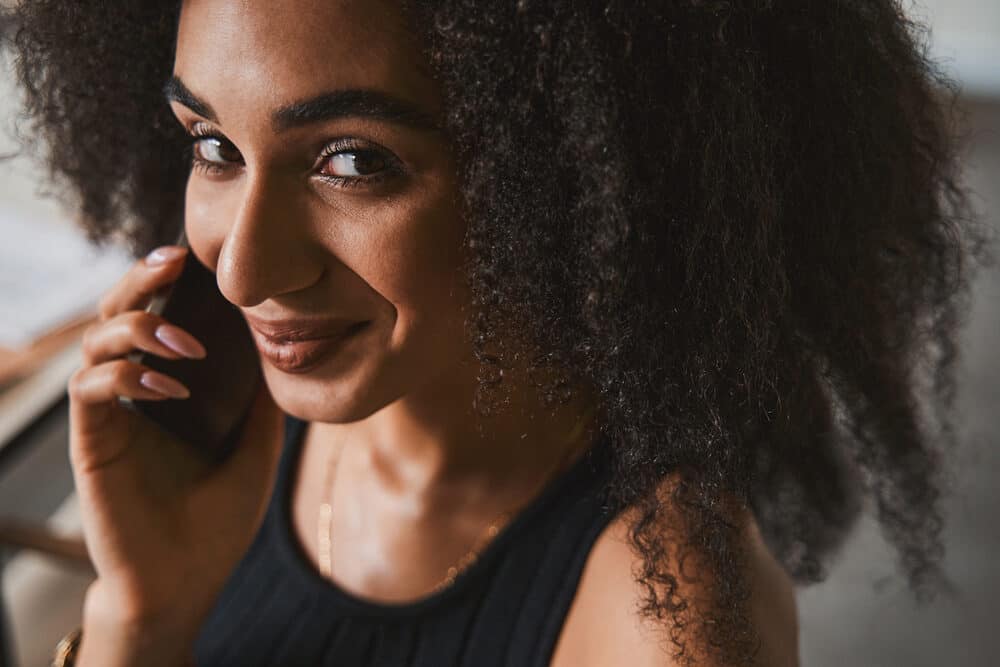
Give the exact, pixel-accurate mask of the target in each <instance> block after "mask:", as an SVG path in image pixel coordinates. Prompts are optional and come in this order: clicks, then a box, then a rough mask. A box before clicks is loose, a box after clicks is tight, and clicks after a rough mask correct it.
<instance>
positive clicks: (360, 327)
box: [250, 321, 371, 373]
mask: <svg viewBox="0 0 1000 667" xmlns="http://www.w3.org/2000/svg"><path fill="white" fill-rule="evenodd" d="M369 324H371V322H369V321H366V322H352V323H351V324H350V326H347V327H346V328H344V327H341V328H340V329H339V330H338V331H335V332H334V333H333V334H328V335H325V336H323V335H319V332H320V331H321V330H319V329H317V330H306V329H296V330H295V331H294V334H292V335H294V336H295V337H285V338H282V339H275V338H271V337H270V336H267V335H265V334H263V333H261V332H260V331H258V330H257V329H256V328H255V327H253V326H251V327H250V328H251V331H252V333H253V338H254V342H255V343H256V345H257V349H258V350H259V351H260V353H261V355H262V356H264V357H265V358H266V359H267V360H268V361H269V362H270V363H271V365H272V366H274V367H275V368H277V369H279V370H281V371H284V372H286V373H305V372H307V371H309V370H311V369H312V368H314V367H315V366H317V365H318V364H319V363H320V362H321V361H322V360H323V359H324V358H326V357H328V356H329V355H331V354H334V353H335V352H336V351H337V350H339V349H341V348H342V347H343V346H344V345H346V344H347V343H348V342H349V341H350V340H351V339H353V338H354V337H355V336H356V335H357V334H358V333H360V332H361V331H364V330H365V329H367V328H368V325H369ZM285 335H286V336H289V334H288V333H286V334H285Z"/></svg>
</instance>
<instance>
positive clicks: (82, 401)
mask: <svg viewBox="0 0 1000 667" xmlns="http://www.w3.org/2000/svg"><path fill="white" fill-rule="evenodd" d="M143 376H146V380H147V383H146V384H144V383H143ZM150 378H152V382H148V380H149V379H150ZM168 389H169V391H168ZM67 392H68V394H69V398H70V410H69V417H70V424H71V428H70V431H71V434H72V437H71V438H70V460H71V461H72V462H74V465H77V464H79V463H80V462H88V461H95V460H102V461H103V460H107V458H108V457H109V456H110V455H109V454H108V452H104V453H100V452H94V451H81V448H82V447H83V445H82V443H88V444H89V447H87V448H88V449H94V448H95V447H100V446H102V445H104V446H108V447H111V446H116V443H117V444H118V445H120V444H122V443H123V442H124V439H121V438H116V437H114V436H115V434H112V433H109V432H108V428H109V423H110V420H111V419H112V418H114V417H115V416H116V415H117V416H119V417H120V416H123V415H122V414H121V413H122V411H124V410H125V409H126V408H125V407H124V406H122V405H120V404H119V402H118V397H119V396H124V397H127V398H130V399H138V400H164V399H166V398H173V397H177V398H180V397H181V396H182V394H183V393H184V392H186V388H185V387H184V386H183V385H182V384H181V383H179V382H177V381H176V380H174V379H173V378H168V377H167V376H165V375H162V374H160V373H157V372H155V371H153V370H152V369H149V368H147V367H145V366H143V365H142V364H136V363H132V362H130V361H126V360H124V359H118V360H115V361H112V362H108V363H105V364H101V365H99V366H91V367H82V368H79V369H77V370H76V371H75V372H74V373H73V375H72V376H70V378H69V382H68V385H67ZM106 441H107V442H106ZM95 443H96V444H95Z"/></svg>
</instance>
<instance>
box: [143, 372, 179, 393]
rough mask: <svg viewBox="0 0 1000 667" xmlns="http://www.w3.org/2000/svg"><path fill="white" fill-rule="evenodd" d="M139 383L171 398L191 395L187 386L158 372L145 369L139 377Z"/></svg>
mask: <svg viewBox="0 0 1000 667" xmlns="http://www.w3.org/2000/svg"><path fill="white" fill-rule="evenodd" d="M139 384H141V385H142V386H143V387H146V388H147V389H152V390H153V391H158V392H160V393H161V394H165V395H166V396H169V397H171V398H187V397H188V396H190V395H191V392H189V391H188V389H187V387H185V386H184V385H182V384H181V383H180V382H178V381H177V380H175V379H173V378H172V377H168V376H166V375H161V374H160V373H155V372H153V371H146V372H145V373H143V374H142V375H141V376H140V377H139Z"/></svg>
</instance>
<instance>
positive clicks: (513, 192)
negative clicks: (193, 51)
mask: <svg viewBox="0 0 1000 667" xmlns="http://www.w3.org/2000/svg"><path fill="white" fill-rule="evenodd" d="M403 4H404V8H405V10H406V11H407V13H408V15H409V16H410V18H411V19H412V24H413V26H414V30H415V31H416V32H417V33H419V35H420V36H421V38H422V39H423V44H424V46H425V48H426V53H427V57H428V60H429V62H430V63H431V64H432V67H433V69H434V72H435V73H436V75H437V76H438V77H439V78H440V80H441V82H442V84H443V89H444V91H445V95H446V109H447V125H446V126H447V130H448V132H449V135H450V138H451V140H452V142H453V145H454V147H455V151H456V153H457V157H458V159H459V163H460V164H461V165H462V166H463V168H462V170H461V172H460V177H461V183H460V189H461V196H462V202H463V206H464V207H465V209H466V211H467V215H468V224H469V231H468V236H467V242H468V245H469V247H470V249H471V250H472V251H473V252H472V255H473V260H472V262H471V264H470V265H469V266H468V275H469V280H470V284H471V286H472V289H473V293H474V296H475V305H476V308H475V309H474V315H473V316H472V318H471V320H470V322H469V329H470V335H471V336H472V338H473V341H474V343H475V349H476V350H477V354H478V356H479V358H480V360H482V361H484V363H486V367H487V368H492V369H495V370H496V371H497V372H496V373H491V374H488V375H484V376H483V377H481V378H480V380H481V391H480V394H479V395H477V405H479V406H480V409H481V410H484V411H488V410H489V409H491V408H490V407H489V406H497V405H501V406H502V404H503V402H504V382H503V380H502V377H503V374H502V372H501V371H502V369H503V368H505V367H506V366H507V365H508V364H510V363H511V362H512V359H513V356H512V355H514V354H517V353H518V349H517V348H516V347H515V346H513V345H511V344H509V342H507V341H505V340H504V339H503V338H502V337H501V336H499V334H498V332H500V331H501V330H505V331H506V330H510V329H509V328H508V327H504V324H505V323H507V324H509V323H511V322H514V323H517V330H520V331H524V332H527V333H528V338H529V339H530V340H531V341H532V344H533V345H534V346H536V347H534V348H533V349H534V350H536V351H537V354H534V356H533V362H532V363H533V364H534V366H535V367H537V368H540V369H546V370H547V371H555V375H551V374H550V375H548V376H546V377H547V380H546V383H547V384H546V385H545V386H546V387H547V389H548V395H549V396H550V397H551V400H552V401H563V400H567V398H568V397H569V396H571V395H572V393H573V391H575V388H577V387H580V386H581V385H582V384H586V385H587V386H589V387H592V388H593V389H595V390H596V392H597V395H598V396H599V398H600V402H601V405H600V408H601V428H602V429H603V431H604V432H605V433H606V434H607V435H608V436H609V437H610V439H611V441H612V442H613V443H614V471H613V477H612V485H611V488H610V489H609V491H610V493H611V495H610V497H611V498H612V502H613V503H616V504H618V505H619V506H620V507H632V508H635V509H637V510H638V511H637V512H636V513H635V514H634V521H633V522H632V523H630V529H631V532H630V537H631V541H632V546H633V548H634V550H635V551H636V553H637V554H638V555H639V556H641V562H642V563H643V566H642V567H641V568H640V569H639V570H638V571H637V572H636V573H635V574H636V577H637V581H638V582H639V583H641V584H642V585H643V586H644V588H643V590H645V591H646V595H645V599H644V605H643V606H642V611H643V613H645V614H647V615H649V616H651V617H656V618H659V619H663V618H664V617H670V619H671V623H670V628H671V631H670V639H671V641H672V643H673V645H674V649H675V650H674V654H675V658H677V659H678V660H679V661H682V662H683V661H686V662H684V664H690V662H691V661H692V660H693V659H694V658H693V653H692V652H691V651H690V650H688V649H689V646H688V643H689V642H690V641H692V638H695V639H696V640H697V641H698V642H699V643H702V644H704V645H706V646H711V647H714V648H713V650H716V651H718V655H719V656H720V657H722V658H723V659H724V660H728V662H727V663H726V664H734V665H735V664H745V662H746V661H747V660H749V657H750V655H751V654H752V653H753V650H754V643H755V639H756V638H755V636H754V633H753V631H752V629H751V628H750V624H749V622H748V611H747V609H748V608H747V606H746V600H747V596H748V595H749V593H748V590H749V588H748V585H747V582H746V581H744V579H743V577H742V576H741V563H742V562H743V559H744V553H743V551H742V548H741V545H740V542H739V535H738V532H737V528H738V527H737V526H736V525H735V523H734V522H733V521H732V518H731V515H730V514H729V513H728V512H727V511H726V509H725V508H726V507H728V505H727V501H728V500H735V501H737V502H738V503H741V504H742V505H743V506H746V507H749V508H750V509H752V511H753V513H754V515H755V517H756V519H757V521H758V523H759V525H760V527H761V531H762V534H763V535H764V538H765V540H766V542H767V543H768V545H769V547H770V548H771V550H772V552H773V553H774V554H775V556H776V557H777V558H778V560H779V561H780V562H781V563H782V564H783V566H784V567H785V569H786V570H787V572H788V573H789V574H790V575H791V576H792V577H793V578H794V579H795V580H796V581H797V582H798V583H801V584H806V583H811V582H817V581H821V580H823V579H824V578H825V576H826V571H827V568H828V564H829V561H830V558H831V557H832V555H834V554H835V553H836V551H837V549H838V547H839V546H840V545H841V544H842V542H843V540H844V538H845V536H846V535H847V534H848V532H849V530H850V529H851V527H852V526H853V524H854V522H855V520H856V518H857V517H858V516H859V513H860V512H861V511H862V507H863V504H864V501H865V500H866V499H871V500H873V501H874V509H875V512H876V515H877V518H878V520H879V522H880V524H881V526H882V529H883V531H884V534H885V535H886V538H887V540H888V541H889V542H890V543H891V544H892V545H893V546H894V547H895V548H896V550H897V552H898V556H899V565H900V567H901V569H902V571H903V572H904V574H905V576H906V578H907V581H908V582H909V584H910V587H911V589H912V590H913V591H914V592H915V593H916V594H917V595H918V598H924V597H925V596H926V595H933V593H934V592H935V591H937V590H940V588H941V585H942V583H945V584H946V581H947V580H946V578H945V577H944V575H943V572H942V569H941V567H940V561H941V558H942V554H943V545H942V541H941V530H942V514H941V509H940V499H941V495H942V493H943V492H944V491H945V490H946V487H947V483H946V482H947V478H946V476H945V475H944V474H943V469H944V468H943V464H944V463H947V462H948V458H947V454H948V451H949V450H950V448H951V447H952V446H953V445H954V443H955V440H956V436H955V433H954V428H953V424H952V421H951V414H952V407H953V401H954V395H955V380H954V368H955V363H956V360H957V353H958V349H957V345H956V335H957V329H958V327H959V325H960V324H961V322H962V318H963V316H964V314H965V312H966V308H967V304H968V293H969V285H970V281H971V276H972V274H973V273H974V270H975V268H976V265H977V263H988V262H990V261H992V257H991V255H990V252H989V250H988V245H989V244H988V240H989V239H988V238H987V234H986V232H985V230H984V229H983V228H981V226H980V225H979V224H978V223H979V220H978V219H977V216H976V215H974V213H973V211H972V206H971V204H970V198H969V196H968V192H967V190H966V189H965V187H964V186H963V184H962V182H961V178H960V168H959V159H960V155H961V150H962V137H961V136H960V135H959V134H958V132H957V129H956V128H957V127H959V126H958V124H957V123H956V122H955V120H956V116H957V107H956V104H955V102H956V100H957V97H958V86H957V85H956V84H955V83H954V82H953V81H951V80H950V79H949V78H948V77H947V76H946V75H945V74H943V73H942V72H941V71H940V70H939V69H938V67H937V65H936V64H935V63H934V62H933V61H932V60H931V59H930V58H929V56H928V54H927V47H926V44H925V39H924V37H925V36H926V33H927V29H926V27H925V26H923V25H921V24H920V23H917V22H914V21H913V20H911V19H910V18H908V17H907V16H906V15H905V14H904V12H903V10H902V9H901V8H900V7H899V4H898V3H897V2H895V1H894V0H867V1H859V0H832V1H831V0H808V1H805V2H803V1H802V0H742V1H735V0H734V1H725V0H687V1H681V0H672V1H666V2H639V1H635V0H630V1H628V2H625V1H624V0H608V1H605V2H595V3H588V2H583V3H581V2H566V1H556V0H547V1H546V2H541V1H538V0H517V1H516V2H515V1H511V2H497V3H492V2H491V3H486V2H475V1H472V0H438V1H436V2H413V1H408V2H404V3H403ZM178 11H179V3H177V2H174V3H160V2H157V3H131V2H73V3H66V2H59V1H58V0H36V1H33V2H24V3H22V4H21V5H20V6H19V7H17V8H16V9H14V10H11V11H10V12H9V13H8V14H7V16H6V19H7V20H8V21H10V22H11V23H12V25H13V30H12V31H11V35H12V39H11V42H12V44H13V45H14V47H15V49H16V52H17V54H18V60H17V71H18V75H19V79H20V82H21V83H22V84H23V86H24V87H25V89H26V93H27V95H26V102H27V110H28V111H29V112H30V117H31V119H32V120H31V125H30V127H31V129H32V130H33V131H34V132H35V133H36V134H37V135H39V136H40V137H42V138H44V139H45V140H46V142H45V144H44V146H45V149H46V152H45V158H46V160H47V163H48V165H49V167H50V169H51V175H52V177H53V178H54V179H55V180H56V181H57V182H60V183H63V184H64V185H66V186H68V187H66V191H67V192H69V193H72V195H67V198H68V199H67V200H68V203H69V204H71V205H72V206H73V207H74V208H75V209H76V210H78V211H79V212H80V214H81V225H82V226H83V227H84V229H85V230H86V232H87V234H88V238H89V239H90V240H91V241H92V242H95V243H101V242H104V241H106V240H108V239H109V238H111V237H112V236H114V235H116V234H120V235H121V236H122V237H123V238H124V239H125V240H126V241H127V242H128V243H129V244H130V247H131V248H132V250H133V252H134V253H135V254H136V256H139V255H140V254H143V253H145V252H146V251H148V250H149V249H151V248H152V247H153V246H155V245H158V244H161V243H170V242H172V240H173V237H174V234H175V230H176V229H177V228H178V221H179V220H180V219H181V215H182V201H183V189H184V184H185V179H186V177H187V172H188V168H189V165H188V163H187V162H186V161H185V159H184V158H183V150H182V148H183V147H184V146H185V145H186V139H185V136H184V134H183V132H182V130H181V129H180V127H179V126H177V124H176V123H175V122H174V121H173V118H172V116H171V115H170V111H169V109H168V107H167V105H166V104H165V103H164V101H163V98H162V96H161V93H160V90H161V88H160V84H161V83H162V82H163V81H165V80H166V78H167V77H168V76H169V75H170V73H171V71H170V68H171V63H172V56H173V48H174V38H175V30H176V21H177V14H178ZM502 327H504V328H503V329H502ZM672 471H679V472H681V473H682V474H681V475H680V477H679V480H680V482H679V484H677V485H676V486H675V487H673V488H672V491H671V492H670V493H669V494H668V495H667V496H664V495H663V494H661V493H659V490H660V489H662V484H663V481H664V479H665V478H666V476H667V475H668V474H669V473H671V472H672ZM675 510H676V511H679V512H680V513H681V515H682V516H683V517H684V518H685V522H686V525H688V526H690V529H689V530H686V531H685V532H684V543H683V544H680V545H677V544H674V543H673V542H672V540H673V539H674V537H673V536H671V535H670V534H669V526H666V525H665V524H666V519H665V517H667V515H668V512H672V511H675ZM675 549H676V550H677V551H676V553H675V552H674V550H675ZM689 553H694V554H698V555H700V556H703V557H704V558H706V559H707V561H706V562H708V563H709V564H710V565H711V569H712V571H713V572H714V573H715V574H716V575H717V576H716V578H715V581H716V585H714V587H713V596H714V597H713V602H712V606H711V609H710V610H709V613H707V614H696V613H695V610H694V609H693V607H692V606H691V605H690V604H689V602H688V601H687V600H685V599H684V598H683V596H681V595H679V592H678V589H679V583H680V582H679V580H678V574H679V569H678V565H679V563H680V561H681V560H682V559H683V558H684V557H685V555H686V554H689ZM698 618H700V620H701V623H700V624H699V623H694V624H693V623H692V621H694V620H697V619H698ZM686 626H687V627H690V629H691V633H686V632H685V633H682V632H681V629H682V628H685V627H686Z"/></svg>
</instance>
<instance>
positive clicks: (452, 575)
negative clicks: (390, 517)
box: [316, 409, 594, 592]
mask: <svg viewBox="0 0 1000 667" xmlns="http://www.w3.org/2000/svg"><path fill="white" fill-rule="evenodd" d="M593 414H594V410H593V409H591V410H588V411H587V412H586V413H584V415H583V416H582V417H581V418H580V419H579V420H578V421H577V422H576V424H575V425H574V426H573V428H572V430H571V431H570V434H569V436H568V437H567V440H566V443H567V444H566V445H564V447H565V451H564V452H563V455H562V456H561V457H560V458H559V460H558V461H556V465H555V467H554V468H553V469H552V470H551V471H550V472H549V474H548V475H546V477H545V483H544V484H543V485H542V488H543V489H544V488H545V487H547V486H548V485H549V482H551V481H552V479H553V478H554V477H555V476H556V475H557V474H558V473H559V472H560V471H561V470H562V469H563V468H564V465H565V464H566V461H567V460H568V459H569V458H570V456H571V455H572V453H573V447H572V445H573V444H574V443H575V441H576V440H577V439H578V438H579V437H580V436H581V435H582V433H583V430H584V428H585V426H586V425H587V422H588V421H589V418H590V417H591V416H592V415H593ZM342 451H343V450H341V453H342ZM339 461H340V456H336V457H330V461H329V462H328V463H327V469H326V480H325V483H324V486H323V489H324V492H325V495H326V498H327V500H326V501H325V502H323V503H321V504H320V506H319V518H318V520H317V528H316V532H317V540H316V542H317V546H318V548H317V552H318V554H317V555H318V560H319V571H320V574H322V575H323V577H324V578H327V579H329V578H330V577H331V576H332V571H333V568H332V565H331V562H330V551H331V547H332V546H333V539H332V536H331V525H332V523H333V521H332V519H333V488H332V487H333V474H334V472H335V471H336V467H337V466H336V464H337V463H339ZM530 502H531V500H529V501H528V502H527V503H525V504H524V505H521V506H519V507H518V508H517V511H520V510H521V509H523V508H524V507H525V506H526V505H527V504H530ZM514 512H515V511H514V510H507V511H505V512H501V513H500V515H499V516H497V517H496V518H495V519H493V521H491V522H490V523H489V525H488V526H486V529H485V530H484V531H483V532H482V534H480V536H479V538H478V539H477V540H476V542H475V544H473V546H472V548H471V549H470V550H469V551H468V552H467V553H466V554H465V555H464V556H462V557H461V558H460V559H458V562H456V563H455V564H454V565H452V566H451V567H449V568H448V570H447V572H446V574H445V576H444V578H443V579H442V580H441V581H439V582H438V583H437V584H435V585H434V587H433V588H432V589H431V592H438V591H440V590H442V589H444V588H447V587H448V586H451V585H452V584H453V583H455V579H456V578H457V577H458V575H459V574H461V573H462V572H464V571H465V570H466V569H468V568H469V566H470V565H472V564H473V563H474V562H476V560H477V559H478V558H479V554H480V553H482V550H483V548H484V547H485V546H486V545H487V544H488V543H489V542H491V541H492V540H493V539H494V538H495V537H496V536H497V535H499V534H500V530H501V529H502V528H503V526H504V525H506V524H507V522H508V521H510V519H511V518H512V517H513V516H514Z"/></svg>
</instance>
